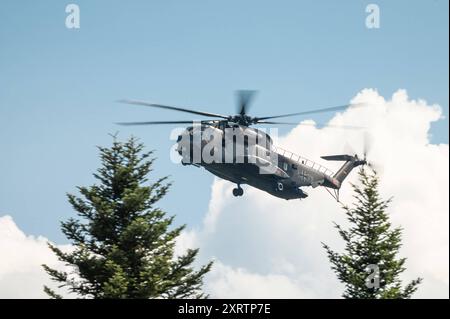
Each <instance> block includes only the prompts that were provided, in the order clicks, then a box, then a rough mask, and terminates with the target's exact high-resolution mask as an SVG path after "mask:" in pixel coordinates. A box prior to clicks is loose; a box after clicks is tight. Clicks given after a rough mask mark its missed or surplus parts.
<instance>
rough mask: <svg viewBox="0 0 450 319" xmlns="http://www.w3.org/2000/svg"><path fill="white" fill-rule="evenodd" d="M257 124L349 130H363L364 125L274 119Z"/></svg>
mask: <svg viewBox="0 0 450 319" xmlns="http://www.w3.org/2000/svg"><path fill="white" fill-rule="evenodd" d="M256 124H282V125H302V126H316V127H317V128H319V129H321V128H325V127H331V128H341V129H349V130H363V129H364V127H362V126H353V125H331V124H330V125H329V124H324V125H322V124H317V123H298V122H272V121H258V122H256Z"/></svg>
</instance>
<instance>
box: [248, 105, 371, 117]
mask: <svg viewBox="0 0 450 319" xmlns="http://www.w3.org/2000/svg"><path fill="white" fill-rule="evenodd" d="M364 105H366V104H365V103H359V104H346V105H339V106H332V107H325V108H322V109H317V110H311V111H304V112H297V113H289V114H283V115H274V116H264V117H256V118H255V120H257V121H258V120H268V119H276V118H280V117H289V116H297V115H306V114H316V113H326V112H334V111H340V110H345V109H347V108H349V107H352V108H353V107H361V106H364Z"/></svg>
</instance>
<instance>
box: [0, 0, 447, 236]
mask: <svg viewBox="0 0 450 319" xmlns="http://www.w3.org/2000/svg"><path fill="white" fill-rule="evenodd" d="M371 2H373V3H376V4H378V5H379V7H380V10H381V28H380V29H376V30H374V29H367V28H366V27H365V18H366V15H367V13H366V12H365V8H366V5H367V4H369V3H371ZM68 3H69V2H64V1H50V0H49V1H45V2H44V1H40V2H37V1H2V3H1V5H0V133H1V134H0V167H2V172H1V178H0V213H1V214H9V215H11V216H13V218H14V220H15V221H16V223H17V224H18V225H19V227H20V228H21V229H23V230H24V231H25V232H26V233H31V234H36V235H38V234H41V235H45V236H47V237H48V238H50V239H52V240H55V241H58V242H64V241H65V239H64V238H63V235H62V234H61V233H60V230H59V221H60V220H64V219H67V218H68V217H70V216H73V214H74V211H73V210H72V209H71V208H70V207H69V205H68V204H67V201H66V198H65V193H66V192H74V191H75V186H76V185H88V184H91V183H92V182H93V178H92V176H91V173H92V172H93V171H94V170H95V169H96V168H97V167H98V164H99V161H98V157H97V151H96V148H95V145H108V144H109V143H110V141H111V139H110V137H109V136H108V133H114V132H117V131H119V132H120V134H119V137H121V138H127V137H128V136H130V135H131V134H133V135H135V136H137V137H140V138H141V139H142V141H143V142H144V143H145V144H146V145H147V146H148V148H150V149H155V150H156V155H157V157H158V161H157V162H156V167H155V169H156V172H155V173H156V175H157V176H154V177H155V178H156V177H158V176H164V175H171V180H172V181H173V182H174V185H173V188H172V192H170V193H169V194H168V196H167V198H166V199H165V200H164V201H163V202H162V203H161V205H162V207H163V208H165V209H166V210H167V211H168V212H169V213H170V214H176V215H177V219H176V221H177V223H188V224H189V225H190V226H195V225H196V224H198V223H199V222H200V221H201V219H202V217H203V216H204V214H205V212H206V210H207V205H208V200H209V198H210V186H211V182H212V180H213V177H212V176H211V175H209V174H208V173H206V171H204V170H200V169H196V168H192V167H182V166H179V165H178V166H177V165H175V164H173V163H172V162H171V161H170V160H169V149H170V147H171V145H172V144H173V141H170V140H169V133H170V131H171V127H133V128H128V127H127V128H124V127H118V126H117V125H115V124H114V123H115V122H118V121H135V120H169V119H175V120H177V119H178V120H183V119H191V117H189V116H188V115H186V116H185V115H183V114H181V113H180V114H177V113H174V112H170V111H164V110H153V109H149V108H139V107H136V106H126V105H121V104H118V103H115V102H114V101H116V100H118V99H121V98H134V99H143V100H150V101H157V102H160V103H167V104H173V105H181V106H183V105H189V106H197V107H198V108H200V109H204V110H207V111H212V112H218V113H224V114H231V113H233V112H234V111H235V104H234V102H235V101H234V93H233V92H234V90H236V89H257V90H259V91H260V92H259V95H258V96H257V98H256V100H255V101H254V102H255V103H254V105H253V106H252V108H251V111H250V112H251V113H252V114H253V115H272V114H277V113H289V112H296V111H300V110H309V109H311V108H316V107H324V106H333V105H340V104H343V103H347V102H348V101H349V100H350V99H351V98H352V97H353V96H354V95H355V94H356V93H357V92H358V91H360V90H361V89H363V88H368V87H369V88H376V89H378V90H379V92H380V93H381V94H382V95H383V96H385V97H390V96H391V94H392V93H393V92H394V91H396V90H397V89H399V88H404V89H406V90H407V91H408V93H409V95H410V96H411V97H412V98H423V99H425V100H427V101H428V102H429V103H437V104H440V105H441V106H442V107H443V109H444V115H445V116H446V117H448V101H449V93H448V86H449V77H448V69H449V65H448V54H449V52H448V47H449V43H448V1H444V0H435V1H400V0H396V1H356V0H355V1H345V2H344V1H342V2H337V1H331V0H330V1H277V2H274V1H245V3H244V2H243V1H234V0H233V1H222V2H220V3H219V2H218V1H215V2H213V1H133V2H130V3H128V4H127V3H126V2H123V1H100V0H96V1H73V3H76V4H78V5H79V7H80V10H81V28H80V29H79V30H69V29H67V28H66V27H65V23H64V22H65V17H66V13H65V6H66V5H67V4H68ZM330 117H331V114H330V115H320V116H315V117H314V119H315V120H317V121H318V122H325V121H326V120H327V119H328V118H330ZM300 119H301V118H299V120H300ZM280 132H281V133H283V132H287V128H283V129H281V130H280ZM431 133H432V142H433V143H448V118H446V119H444V120H441V121H439V122H437V123H436V124H434V125H433V127H432V129H431ZM311 142H312V143H313V142H314V141H311ZM304 155H306V156H307V155H308V154H304ZM180 203H182V204H180Z"/></svg>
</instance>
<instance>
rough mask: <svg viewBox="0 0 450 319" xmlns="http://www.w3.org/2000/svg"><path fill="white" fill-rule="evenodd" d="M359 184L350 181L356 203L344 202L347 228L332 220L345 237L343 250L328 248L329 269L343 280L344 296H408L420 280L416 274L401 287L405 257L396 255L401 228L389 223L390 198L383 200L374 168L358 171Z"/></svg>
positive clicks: (393, 297) (363, 297) (404, 297)
mask: <svg viewBox="0 0 450 319" xmlns="http://www.w3.org/2000/svg"><path fill="white" fill-rule="evenodd" d="M359 180H360V184H361V185H360V186H358V185H352V187H353V190H354V192H355V195H354V198H355V199H356V203H355V204H354V206H353V207H351V208H350V207H347V206H344V207H343V208H344V210H345V212H346V215H347V219H348V221H349V223H350V226H349V228H348V229H346V230H345V229H343V228H342V227H341V226H340V225H337V224H335V227H336V228H337V230H338V232H339V235H340V237H341V238H342V239H343V240H344V241H345V244H346V246H345V252H344V253H342V254H341V253H337V252H335V251H333V250H331V249H330V247H329V246H327V245H325V244H324V245H323V246H324V248H325V249H326V251H327V254H328V258H329V260H330V262H331V264H332V267H331V268H332V269H333V270H334V271H335V273H336V274H337V277H338V279H339V280H340V281H341V282H342V283H344V284H345V291H344V294H343V297H344V298H358V299H407V298H410V297H411V295H412V294H413V293H414V292H415V291H416V290H417V288H418V285H419V284H420V282H421V281H422V279H421V278H417V279H415V280H413V281H411V282H410V283H409V284H407V285H406V286H405V287H402V282H401V280H400V278H399V276H400V274H401V273H402V272H403V271H404V270H405V266H404V264H405V261H406V258H398V257H397V254H398V252H399V249H400V247H401V235H402V229H401V228H394V227H392V225H391V223H390V222H389V217H388V214H387V212H386V209H387V208H388V205H389V203H390V202H391V199H389V200H383V199H381V198H380V194H379V192H378V177H377V175H376V172H375V171H373V172H371V173H368V172H367V171H366V170H365V169H363V168H362V169H361V170H360V171H359Z"/></svg>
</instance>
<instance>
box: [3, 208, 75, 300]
mask: <svg viewBox="0 0 450 319" xmlns="http://www.w3.org/2000/svg"><path fill="white" fill-rule="evenodd" d="M47 241H48V240H47V239H46V238H44V237H41V236H39V237H34V236H27V235H25V234H24V233H23V232H22V231H21V230H20V229H19V228H18V227H17V225H16V224H15V223H14V221H13V219H12V218H11V217H10V216H3V217H0V256H1V257H0V258H1V261H0V298H47V295H46V294H45V293H44V292H43V286H44V284H45V285H48V286H50V287H54V283H52V282H50V280H49V277H48V275H47V274H46V273H45V271H44V270H43V269H42V267H41V265H42V264H47V265H49V266H50V267H53V268H57V269H61V267H62V266H61V263H59V262H58V260H57V258H56V256H55V254H54V253H53V252H52V251H51V250H50V249H49V248H48V246H47ZM60 248H62V249H66V247H64V246H62V247H60Z"/></svg>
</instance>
